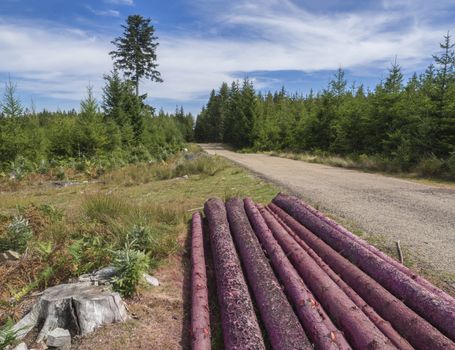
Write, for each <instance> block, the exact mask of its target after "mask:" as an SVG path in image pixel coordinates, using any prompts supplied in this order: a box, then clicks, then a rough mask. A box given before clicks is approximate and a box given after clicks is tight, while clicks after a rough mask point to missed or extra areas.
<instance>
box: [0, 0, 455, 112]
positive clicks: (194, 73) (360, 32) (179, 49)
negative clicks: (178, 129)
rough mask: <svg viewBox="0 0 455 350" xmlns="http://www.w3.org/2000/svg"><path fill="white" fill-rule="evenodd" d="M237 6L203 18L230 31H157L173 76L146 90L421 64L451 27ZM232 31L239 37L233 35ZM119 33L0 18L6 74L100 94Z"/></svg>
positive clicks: (40, 86)
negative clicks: (255, 75)
mask: <svg viewBox="0 0 455 350" xmlns="http://www.w3.org/2000/svg"><path fill="white" fill-rule="evenodd" d="M109 1H110V2H112V1H116V2H117V3H119V2H123V3H124V4H132V1H128V0H122V1H119V0H109ZM195 1H196V2H199V3H200V2H203V1H207V0H195ZM403 3H404V4H405V5H406V4H407V2H405V1H403ZM405 5H403V6H405ZM223 6H226V3H224V5H223ZM229 6H230V10H229V11H213V12H212V15H211V17H210V19H208V18H203V20H204V21H205V25H207V27H210V26H211V25H213V26H214V27H216V28H217V31H218V32H223V33H224V34H225V35H224V36H223V37H221V36H214V35H211V36H205V35H204V33H189V34H188V33H185V34H182V35H178V34H166V33H159V36H160V39H159V41H160V46H159V47H158V63H159V65H160V66H159V68H158V69H159V70H160V71H161V73H162V76H163V78H164V80H165V82H164V83H162V84H156V83H149V82H144V84H143V86H142V88H143V89H144V90H145V91H147V92H148V93H149V95H150V96H152V97H153V98H159V99H170V100H179V101H181V102H182V103H184V101H190V100H194V99H197V98H199V97H200V96H206V95H207V94H208V92H209V91H210V90H211V89H212V88H217V87H219V85H220V84H221V82H222V81H230V80H232V79H235V78H236V77H241V74H243V72H246V74H247V72H251V71H276V70H302V71H306V72H316V71H319V70H326V69H337V68H338V67H339V66H340V65H341V66H342V67H344V68H346V69H351V70H359V71H367V70H368V69H378V68H381V67H383V68H384V69H385V68H386V67H387V66H388V65H389V64H390V62H391V61H392V60H393V58H394V57H395V55H397V56H398V61H399V63H400V64H401V65H402V66H403V67H404V68H406V69H411V70H413V69H418V68H421V67H422V64H424V63H426V61H427V60H428V59H429V58H431V54H432V53H433V52H434V51H435V50H436V49H437V47H438V42H439V41H440V40H441V38H442V34H444V33H445V31H446V30H447V29H451V28H444V27H435V26H434V25H431V26H430V25H428V24H427V22H425V21H423V20H422V19H421V18H420V17H419V15H417V14H416V13H412V14H411V15H410V14H409V13H410V12H408V11H403V10H402V8H401V7H400V8H399V10H396V11H395V10H383V11H377V12H374V13H373V12H367V11H364V12H361V13H360V12H359V13H356V12H352V13H350V14H345V13H344V14H342V13H332V14H314V13H310V12H308V11H305V10H304V9H302V8H301V7H298V6H296V5H295V4H294V3H293V2H292V1H290V0H283V1H277V0H262V1H260V3H259V2H258V1H252V0H251V1H233V2H231V3H230V5H229ZM406 6H409V5H406ZM428 15H429V14H428V13H427V14H426V17H428ZM452 29H453V28H452ZM158 30H159V28H158ZM231 30H233V31H237V32H239V31H240V33H241V35H235V36H234V35H229V32H230V31H231ZM111 40H112V37H98V36H95V35H90V34H89V33H86V32H84V31H81V30H79V29H74V28H65V27H61V26H57V25H49V24H48V25H39V24H24V23H21V24H13V23H11V22H0V52H2V54H1V55H0V73H2V72H3V73H11V76H12V78H13V79H14V80H18V83H19V90H26V91H28V92H31V93H34V94H40V95H46V96H50V97H54V98H64V99H72V100H79V99H80V98H81V97H82V96H83V95H84V93H85V87H86V85H87V84H88V82H89V81H90V82H91V83H92V84H94V85H95V89H96V90H97V91H99V92H100V91H101V87H102V74H103V73H106V72H108V71H109V70H110V69H111V66H112V64H111V60H110V58H109V55H108V52H109V51H110V50H111V49H112V47H111V45H110V41H111ZM260 83H261V84H265V82H264V81H263V80H262V81H261V82H260Z"/></svg>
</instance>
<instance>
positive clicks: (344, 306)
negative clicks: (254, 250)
mask: <svg viewBox="0 0 455 350" xmlns="http://www.w3.org/2000/svg"><path fill="white" fill-rule="evenodd" d="M261 214H262V216H263V217H264V219H265V221H266V223H267V226H268V227H269V228H270V230H271V231H272V233H273V235H274V236H275V238H276V240H277V241H278V243H279V244H280V246H281V247H282V248H283V250H284V252H285V253H286V255H287V256H288V257H289V259H290V260H291V261H292V263H293V265H294V266H295V268H296V269H297V271H298V272H299V274H300V276H301V277H302V278H303V281H304V282H305V284H307V285H308V287H310V290H311V291H312V292H313V293H314V295H315V296H316V298H317V299H318V301H319V302H320V303H321V305H322V306H323V307H324V309H325V310H326V312H327V313H328V314H329V316H330V317H331V319H332V321H333V322H334V323H335V324H336V325H337V326H338V327H339V328H340V329H341V330H342V331H343V332H344V334H345V336H346V339H347V340H348V341H349V343H350V344H351V345H352V347H353V348H354V349H362V350H364V349H396V347H395V346H394V345H393V344H392V343H391V342H390V340H389V339H388V338H387V337H386V336H384V334H382V332H381V331H380V330H379V329H378V328H377V327H376V326H375V325H374V324H373V323H372V322H371V321H370V319H369V318H368V317H367V316H366V315H365V314H364V313H363V312H362V310H360V309H359V308H358V307H357V306H356V305H355V304H354V302H353V301H352V300H351V299H350V298H349V297H348V296H347V295H346V294H345V293H344V292H343V291H342V290H341V289H340V287H338V285H337V284H336V283H335V282H334V281H332V279H331V278H330V277H329V276H327V274H326V273H325V272H324V271H323V270H322V269H321V268H320V267H319V266H318V265H317V263H316V262H315V261H314V260H313V259H312V258H311V257H310V256H309V255H308V253H307V252H305V250H304V249H303V248H302V247H300V246H299V245H298V244H297V242H296V241H295V240H294V239H293V238H292V237H291V236H289V234H288V233H287V232H286V230H285V229H284V228H283V227H282V226H281V225H280V224H279V223H278V222H277V221H276V220H275V219H274V217H273V216H272V215H271V214H270V213H269V212H267V211H266V210H265V209H263V210H262V211H261Z"/></svg>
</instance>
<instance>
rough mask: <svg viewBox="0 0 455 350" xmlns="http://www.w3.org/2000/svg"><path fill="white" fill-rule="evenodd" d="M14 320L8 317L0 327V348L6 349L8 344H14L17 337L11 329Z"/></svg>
mask: <svg viewBox="0 0 455 350" xmlns="http://www.w3.org/2000/svg"><path fill="white" fill-rule="evenodd" d="M13 326H14V322H13V321H12V319H8V321H7V322H6V323H5V325H4V326H2V327H1V328H0V350H3V349H6V347H7V346H8V345H12V344H14V342H15V341H16V339H17V331H14V330H13Z"/></svg>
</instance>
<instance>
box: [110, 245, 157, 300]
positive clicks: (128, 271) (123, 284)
mask: <svg viewBox="0 0 455 350" xmlns="http://www.w3.org/2000/svg"><path fill="white" fill-rule="evenodd" d="M132 246H134V241H132V242H127V243H126V244H125V248H124V249H122V250H118V251H115V252H114V261H113V265H114V267H115V268H116V269H117V271H118V275H117V276H116V277H115V278H114V279H113V281H112V287H113V289H114V290H115V291H116V292H119V293H120V294H121V295H122V296H123V297H126V298H129V297H131V296H133V295H134V294H135V293H136V289H137V286H138V285H139V282H140V281H141V279H142V274H143V273H144V272H146V271H147V270H148V268H149V265H150V262H149V258H148V256H147V255H146V254H145V253H144V252H141V251H138V250H135V249H132Z"/></svg>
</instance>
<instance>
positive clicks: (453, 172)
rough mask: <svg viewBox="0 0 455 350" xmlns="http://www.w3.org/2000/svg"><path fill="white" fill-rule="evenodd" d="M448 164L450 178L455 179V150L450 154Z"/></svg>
mask: <svg viewBox="0 0 455 350" xmlns="http://www.w3.org/2000/svg"><path fill="white" fill-rule="evenodd" d="M446 166H447V173H448V176H449V178H451V179H455V152H452V153H451V154H450V157H449V158H448V159H447V161H446Z"/></svg>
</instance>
